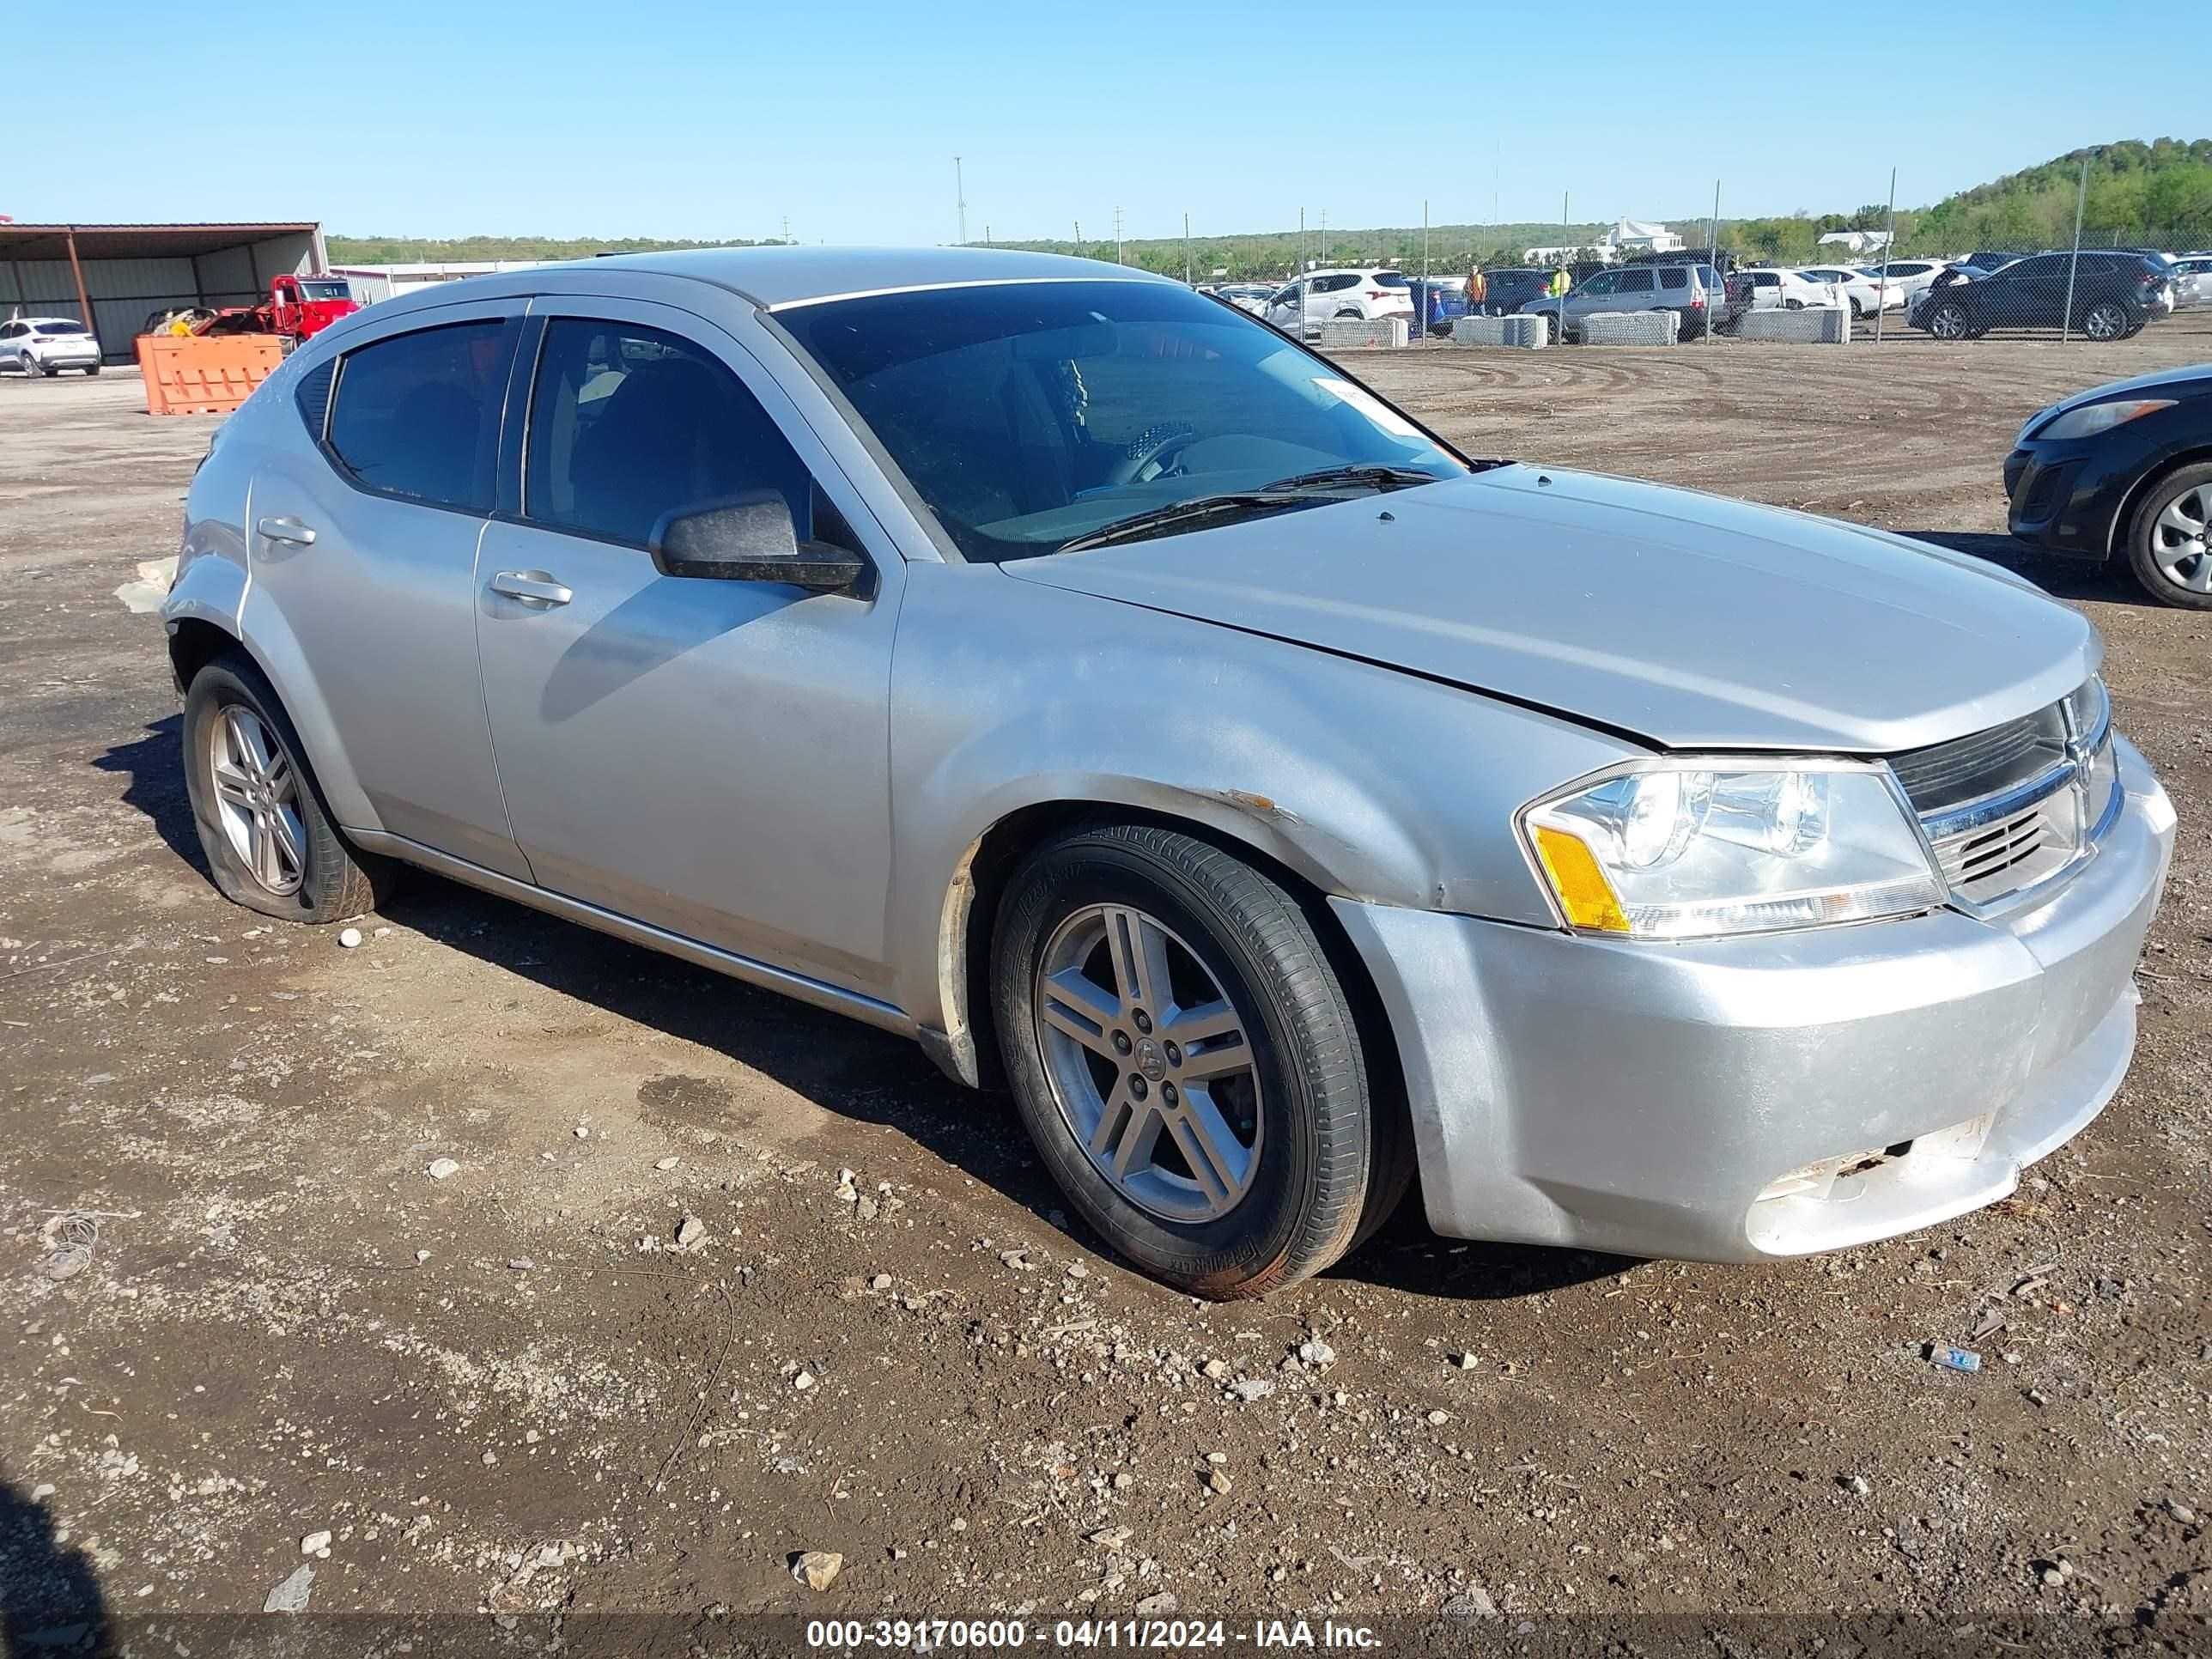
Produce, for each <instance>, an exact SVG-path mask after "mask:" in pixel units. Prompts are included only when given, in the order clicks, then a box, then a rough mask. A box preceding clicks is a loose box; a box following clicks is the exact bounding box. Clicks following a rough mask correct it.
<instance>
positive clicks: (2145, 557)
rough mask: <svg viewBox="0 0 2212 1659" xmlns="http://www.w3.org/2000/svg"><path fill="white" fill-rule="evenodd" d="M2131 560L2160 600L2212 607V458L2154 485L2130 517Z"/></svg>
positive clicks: (2205, 608)
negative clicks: (2209, 461) (2211, 461)
mask: <svg viewBox="0 0 2212 1659" xmlns="http://www.w3.org/2000/svg"><path fill="white" fill-rule="evenodd" d="M2128 562H2129V564H2130V566H2132V567H2133V568H2134V570H2135V574H2136V580H2137V581H2139V582H2141V583H2142V586H2143V590H2144V592H2148V594H2149V595H2150V596H2151V597H2152V598H2153V599H2156V600H2157V601H2158V602H2159V603H2160V604H2161V605H2175V606H2178V607H2179V608H2180V609H2182V610H2185V611H2212V464H2207V463H2199V464H2198V465H2195V466H2185V467H2181V468H2179V469H2178V470H2177V471H2172V472H2169V473H2168V474H2166V477H2163V478H2160V480H2159V481H2158V482H2157V483H2154V484H2153V485H2152V486H2151V488H2150V489H2149V490H2148V492H2147V493H2146V494H2145V495H2144V496H2143V498H2142V502H2141V503H2140V504H2139V505H2138V506H2137V507H2136V510H2135V513H2134V515H2133V516H2132V517H2131V518H2130V520H2128Z"/></svg>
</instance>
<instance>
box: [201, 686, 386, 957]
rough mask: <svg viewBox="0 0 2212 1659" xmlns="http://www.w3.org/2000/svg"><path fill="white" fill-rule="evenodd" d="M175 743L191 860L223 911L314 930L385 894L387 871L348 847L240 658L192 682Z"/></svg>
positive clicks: (270, 696) (296, 747)
mask: <svg viewBox="0 0 2212 1659" xmlns="http://www.w3.org/2000/svg"><path fill="white" fill-rule="evenodd" d="M184 743H185V793H187V794H188V795H189V796H190V797H191V805H192V823H193V827H194V828H195V829H197V830H198V831H199V838H200V850H201V851H202V852H203V853H204V854H206V856H207V861H208V872H209V873H210V875H211V876H213V878H215V884H216V887H217V888H218V889H219V890H221V891H222V896H224V897H225V898H227V899H228V900H230V901H231V902H232V903H234V904H238V905H242V906H244V907H245V908H246V909H249V910H258V911H259V912H260V913H261V914H262V915H264V916H275V917H277V918H278V919H280V920H282V921H303V922H309V923H315V924H321V923H326V922H333V921H344V920H345V919H346V918H347V917H349V916H357V915H362V913H363V912H365V911H368V910H372V909H374V908H376V905H377V903H378V902H379V901H380V899H381V898H382V897H383V896H385V894H386V893H387V892H388V891H389V890H390V888H391V882H392V865H391V864H390V863H389V862H388V861H387V860H383V859H380V858H377V857H375V856H374V855H373V854H368V853H363V852H360V851H358V850H356V848H353V847H351V846H350V845H349V844H348V842H347V841H346V839H345V836H343V834H342V833H341V832H340V830H339V829H338V828H337V823H335V822H334V821H333V820H332V818H331V815H330V809H329V808H328V807H327V806H326V805H325V804H324V801H323V795H322V790H321V788H320V787H319V786H318V785H317V783H316V782H315V777H314V774H313V771H312V770H311V769H309V767H308V765H307V750H306V749H305V748H304V747H303V746H302V744H301V742H300V734H299V733H298V732H296V731H295V729H294V728H293V726H292V721H291V720H290V717H289V716H288V715H287V714H285V712H284V705H283V702H281V701H280V700H279V699H278V697H277V696H276V690H275V689H274V688H273V687H271V686H270V684H269V682H268V680H267V678H265V677H264V675H263V674H262V672H261V671H260V669H259V668H258V667H256V666H255V665H254V664H253V661H252V659H251V658H249V657H247V656H246V653H244V652H242V651H228V652H225V653H223V654H222V655H221V656H219V657H217V658H216V659H214V660H213V661H211V662H210V663H208V664H207V665H204V667H202V668H201V669H200V671H199V672H197V674H195V675H193V676H192V683H191V689H190V690H187V691H186V692H185V718H184ZM219 767H220V769H221V775H220V776H218V768H219Z"/></svg>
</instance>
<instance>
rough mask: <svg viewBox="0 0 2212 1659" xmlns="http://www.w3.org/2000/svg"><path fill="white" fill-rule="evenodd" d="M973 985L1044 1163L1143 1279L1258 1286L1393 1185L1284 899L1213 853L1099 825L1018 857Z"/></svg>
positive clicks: (1308, 937)
mask: <svg viewBox="0 0 2212 1659" xmlns="http://www.w3.org/2000/svg"><path fill="white" fill-rule="evenodd" d="M992 969H993V973H992V980H993V984H992V992H993V1001H994V1010H995V1012H996V1014H997V1019H998V1028H999V1033H1000V1046H1001V1048H1002V1051H1003V1053H1004V1056H1005V1060H1006V1073H1007V1076H1008V1078H1009V1079H1010V1081H1011V1082H1012V1085H1013V1091H1014V1096H1015V1099H1016V1101H1017V1102H1018V1104H1019V1107H1020V1110H1021V1114H1022V1117H1023V1120H1024V1122H1025V1124H1026V1125H1027V1127H1028V1128H1029V1131H1030V1137H1031V1139H1034V1140H1035V1142H1036V1146H1037V1150H1038V1152H1039V1153H1040V1154H1041V1155H1042V1158H1043V1160H1044V1163H1045V1164H1046V1167H1047V1168H1048V1170H1050V1171H1051V1172H1052V1175H1053V1178H1054V1180H1055V1181H1056V1182H1059V1184H1060V1188H1061V1190H1062V1191H1063V1192H1065V1193H1066V1194H1067V1196H1068V1199H1069V1200H1070V1201H1071V1202H1072V1203H1073V1205H1074V1206H1075V1207H1076V1209H1077V1210H1078V1211H1079V1212H1081V1214H1082V1215H1083V1218H1085V1220H1086V1221H1088V1222H1089V1223H1090V1224H1091V1225H1092V1226H1093V1227H1095V1228H1096V1229H1097V1231H1099V1233H1100V1234H1102V1235H1103V1237H1105V1238H1106V1239H1107V1240H1108V1241H1109V1243H1112V1244H1113V1246H1114V1248H1115V1249H1117V1250H1118V1251H1120V1252H1121V1254H1122V1255H1125V1256H1127V1258H1128V1259H1129V1260H1130V1261H1133V1262H1134V1263H1136V1264H1137V1266H1139V1267H1141V1268H1143V1269H1144V1270H1145V1271H1146V1273H1150V1274H1152V1276H1153V1277H1154V1278H1157V1279H1162V1280H1164V1281H1165V1282H1166V1283H1168V1284H1170V1285H1174V1286H1176V1288H1177V1289H1179V1290H1182V1291H1188V1292H1189V1293H1191V1294H1193V1295H1196V1296H1205V1297H1218V1298H1226V1297H1249V1296H1259V1295H1262V1294H1264V1293H1265V1292H1267V1291H1271V1290H1274V1289H1276V1288H1278V1287H1279V1286H1281V1285H1288V1284H1291V1283H1293V1282H1295V1281H1296V1280H1298V1279H1304V1278H1306V1277H1308V1276H1309V1275H1310V1274H1313V1273H1319V1272H1321V1271H1322V1269H1323V1268H1325V1267H1328V1266H1329V1265H1330V1264H1331V1263H1333V1262H1334V1261H1336V1260H1337V1259H1338V1258H1339V1257H1340V1256H1341V1255H1343V1254H1344V1253H1345V1252H1346V1250H1347V1249H1350V1248H1351V1246H1352V1243H1353V1242H1354V1240H1355V1238H1356V1237H1358V1235H1359V1233H1360V1232H1361V1231H1362V1224H1363V1222H1364V1221H1369V1222H1373V1223H1379V1221H1380V1219H1381V1218H1382V1216H1383V1214H1385V1213H1387V1212H1388V1210H1389V1207H1390V1206H1392V1205H1394V1204H1395V1201H1396V1200H1397V1198H1398V1197H1399V1196H1400V1194H1401V1193H1402V1190H1403V1175H1402V1171H1401V1170H1399V1169H1398V1168H1396V1167H1395V1166H1396V1165H1397V1164H1398V1163H1399V1160H1398V1159H1396V1158H1392V1157H1390V1156H1389V1153H1390V1151H1391V1146H1390V1142H1389V1139H1388V1138H1387V1137H1380V1138H1378V1136H1377V1134H1376V1112H1375V1109H1374V1107H1373V1104H1372V1103H1371V1100H1370V1092H1369V1085H1368V1068H1367V1064H1366V1060H1365V1056H1364V1053H1363V1051H1362V1048H1361V1045H1360V1034H1359V1027H1358V1020H1357V1019H1356V1018H1355V1017H1354V1015H1353V1012H1352V1006H1351V1003H1350V1001H1349V1000H1348V999H1347V998H1346V994H1345V990H1344V987H1343V985H1342V984H1341V983H1340V981H1339V979H1338V977H1337V975H1336V973H1335V971H1334V969H1333V968H1332V967H1331V966H1330V963H1329V961H1328V954H1327V952H1326V951H1324V949H1323V947H1322V944H1321V942H1320V940H1319V939H1318V938H1317V936H1316V933H1315V932H1314V929H1313V926H1312V924H1311V922H1310V921H1309V920H1308V919H1307V916H1306V915H1305V913H1304V910H1303V909H1302V908H1300V906H1299V905H1298V903H1297V901H1296V900H1295V899H1294V898H1292V897H1291V895H1290V894H1289V893H1287V892H1285V890H1283V889H1282V888H1281V887H1280V886H1279V885H1278V884H1275V883H1274V882H1273V881H1272V880H1270V879H1268V878H1267V877H1266V876H1264V875H1262V874H1261V873H1260V872H1258V871H1256V870H1255V869H1253V868H1252V867H1251V866H1249V865H1246V864H1244V863H1243V862H1242V861H1241V860H1237V859H1236V858H1233V857H1231V855H1230V854H1227V853H1225V852H1223V851H1221V850H1220V849H1218V848H1215V847H1212V846H1210V845H1208V844H1207V843H1206V842H1201V841H1198V840H1196V839H1194V838H1193V837H1191V836H1185V835H1181V834H1178V833H1176V832H1175V831H1172V830H1169V829H1158V828H1155V827H1152V826H1146V825H1136V824H1109V825H1103V826H1100V827H1097V828H1093V829H1084V830H1079V831H1077V832H1075V833H1073V834H1071V835H1068V836H1064V837H1062V838H1061V839H1060V840H1058V841H1055V842H1051V843H1049V844H1048V845H1047V846H1045V847H1043V848H1041V849H1039V850H1038V851H1037V852H1036V854H1033V855H1031V857H1030V859H1029V860H1028V861H1027V862H1026V863H1025V864H1024V865H1023V866H1022V867H1021V869H1020V870H1019V871H1018V872H1017V873H1016V875H1015V877H1014V878H1013V880H1012V883H1011V884H1009V886H1008V888H1007V890H1006V897H1005V900H1004V902H1002V903H1001V905H1000V911H999V917H998V926H997V931H996V934H995V936H994V957H993V964H992Z"/></svg>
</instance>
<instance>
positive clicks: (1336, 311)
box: [1267, 267, 1413, 334]
mask: <svg viewBox="0 0 2212 1659" xmlns="http://www.w3.org/2000/svg"><path fill="white" fill-rule="evenodd" d="M1338 317H1352V318H1357V319H1359V320H1360V321H1362V322H1372V321H1374V320H1375V319H1376V318H1378V317H1403V318H1404V319H1406V326H1407V329H1409V330H1411V329H1413V285H1412V284H1411V283H1408V282H1407V280H1406V275H1405V273H1404V272H1403V271H1399V270H1384V269H1382V268H1379V267H1377V268H1373V269H1362V270H1310V271H1308V272H1307V273H1306V274H1305V275H1304V276H1301V277H1299V278H1298V279H1297V281H1295V282H1292V283H1286V284H1285V285H1284V286H1283V287H1281V288H1279V289H1276V290H1275V291H1274V293H1273V294H1272V295H1268V297H1267V320H1268V321H1269V322H1271V323H1273V325H1275V326H1276V327H1277V328H1279V329H1285V330H1287V331H1289V332H1291V333H1292V334H1318V333H1320V332H1321V325H1322V324H1323V323H1326V322H1328V321H1329V320H1331V319H1334V318H1338Z"/></svg>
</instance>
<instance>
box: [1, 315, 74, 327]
mask: <svg viewBox="0 0 2212 1659" xmlns="http://www.w3.org/2000/svg"><path fill="white" fill-rule="evenodd" d="M0 323H67V324H68V325H70V327H71V328H82V327H83V326H84V325H83V324H82V323H81V322H79V321H78V320H77V319H76V318H74V317H0Z"/></svg>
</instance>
